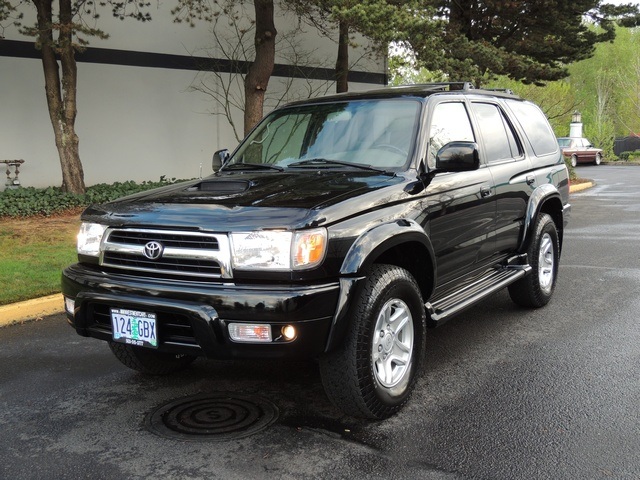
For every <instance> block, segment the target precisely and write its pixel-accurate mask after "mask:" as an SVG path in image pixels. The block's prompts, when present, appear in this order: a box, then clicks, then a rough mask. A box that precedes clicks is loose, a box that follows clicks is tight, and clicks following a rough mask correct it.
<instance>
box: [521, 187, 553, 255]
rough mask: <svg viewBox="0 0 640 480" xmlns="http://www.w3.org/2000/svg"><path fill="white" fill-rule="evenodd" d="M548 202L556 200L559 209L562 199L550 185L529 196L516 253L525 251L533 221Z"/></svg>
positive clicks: (537, 189) (536, 190)
mask: <svg viewBox="0 0 640 480" xmlns="http://www.w3.org/2000/svg"><path fill="white" fill-rule="evenodd" d="M549 200H554V201H555V200H557V201H558V204H559V205H560V207H562V197H561V195H560V192H559V191H558V189H557V188H556V187H555V186H554V185H552V184H550V183H545V184H543V185H540V186H539V187H537V188H536V189H535V190H534V191H533V193H532V194H531V197H530V198H529V203H528V205H527V211H526V213H525V217H524V228H523V230H522V231H523V234H522V238H521V239H520V244H519V245H518V252H525V251H526V249H527V246H528V244H529V241H530V240H531V232H532V229H533V226H534V222H535V219H536V218H537V217H538V214H539V213H540V211H541V210H542V207H543V205H544V204H545V203H547V202H548V201H549ZM554 220H555V219H554ZM558 229H559V230H561V229H562V223H560V226H559V227H558ZM559 233H560V232H559ZM560 234H561V233H560Z"/></svg>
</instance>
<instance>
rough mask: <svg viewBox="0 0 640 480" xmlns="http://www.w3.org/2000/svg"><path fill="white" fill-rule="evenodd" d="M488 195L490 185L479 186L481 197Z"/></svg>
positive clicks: (489, 193)
mask: <svg viewBox="0 0 640 480" xmlns="http://www.w3.org/2000/svg"><path fill="white" fill-rule="evenodd" d="M489 195H491V187H488V186H486V185H483V186H482V187H480V196H481V197H483V198H484V197H488V196H489Z"/></svg>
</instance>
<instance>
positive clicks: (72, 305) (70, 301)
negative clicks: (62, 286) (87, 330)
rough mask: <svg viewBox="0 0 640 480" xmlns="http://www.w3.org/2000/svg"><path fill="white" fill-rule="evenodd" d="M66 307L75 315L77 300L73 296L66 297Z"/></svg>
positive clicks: (69, 312) (70, 313)
mask: <svg viewBox="0 0 640 480" xmlns="http://www.w3.org/2000/svg"><path fill="white" fill-rule="evenodd" d="M64 309H65V310H66V311H67V313H68V314H69V315H73V313H74V311H75V309H76V302H75V300H74V299H73V298H69V297H64Z"/></svg>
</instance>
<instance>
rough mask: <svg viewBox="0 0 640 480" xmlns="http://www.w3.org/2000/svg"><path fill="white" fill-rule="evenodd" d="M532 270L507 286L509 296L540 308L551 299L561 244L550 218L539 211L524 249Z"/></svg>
mask: <svg viewBox="0 0 640 480" xmlns="http://www.w3.org/2000/svg"><path fill="white" fill-rule="evenodd" d="M527 257H528V258H529V263H530V265H531V267H532V272H531V273H530V274H529V275H527V276H526V277H524V278H523V279H521V280H518V281H517V282H516V283H514V284H512V285H510V286H509V295H510V296H511V300H513V301H514V302H515V303H517V304H518V305H521V306H523V307H533V308H539V307H543V306H545V305H546V304H547V303H549V300H551V296H552V295H553V291H554V289H555V286H556V279H557V276H558V264H559V261H560V244H559V242H558V230H557V228H556V224H555V223H554V222H553V219H552V218H551V217H550V216H549V215H547V214H546V213H543V214H541V215H540V216H539V217H538V219H537V221H536V224H535V227H534V233H533V238H532V239H531V243H530V245H529V248H528V249H527Z"/></svg>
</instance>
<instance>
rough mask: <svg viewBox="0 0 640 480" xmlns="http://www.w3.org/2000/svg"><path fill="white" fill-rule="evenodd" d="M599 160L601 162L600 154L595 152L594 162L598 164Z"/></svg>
mask: <svg viewBox="0 0 640 480" xmlns="http://www.w3.org/2000/svg"><path fill="white" fill-rule="evenodd" d="M600 162H602V155H600V154H599V153H596V160H595V162H594V163H595V164H596V165H600Z"/></svg>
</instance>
